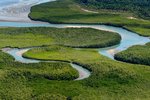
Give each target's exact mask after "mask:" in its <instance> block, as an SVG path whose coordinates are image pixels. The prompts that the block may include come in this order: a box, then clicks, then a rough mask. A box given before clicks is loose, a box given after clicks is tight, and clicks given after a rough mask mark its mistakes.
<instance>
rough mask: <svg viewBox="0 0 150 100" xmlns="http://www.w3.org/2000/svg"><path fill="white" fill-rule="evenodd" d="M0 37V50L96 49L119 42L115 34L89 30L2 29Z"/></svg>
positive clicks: (119, 38) (117, 35)
mask: <svg viewBox="0 0 150 100" xmlns="http://www.w3.org/2000/svg"><path fill="white" fill-rule="evenodd" d="M0 37H1V39H0V43H1V44H0V48H2V47H6V46H11V47H29V46H42V45H51V44H57V45H65V46H71V47H87V48H88V47H93V48H94V47H95V48H97V47H107V46H112V45H116V44H118V43H119V42H120V40H121V37H120V36H119V34H117V33H113V32H106V31H100V30H96V29H90V28H66V29H58V28H46V27H45V28H39V27H38V28H2V29H0Z"/></svg>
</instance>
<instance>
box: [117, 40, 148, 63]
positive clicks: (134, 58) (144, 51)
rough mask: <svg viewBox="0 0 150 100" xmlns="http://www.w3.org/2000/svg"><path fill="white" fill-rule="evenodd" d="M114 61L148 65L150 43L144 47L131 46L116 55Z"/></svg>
mask: <svg viewBox="0 0 150 100" xmlns="http://www.w3.org/2000/svg"><path fill="white" fill-rule="evenodd" d="M115 59H117V60H120V61H124V62H129V63H135V64H143V65H150V43H148V44H147V45H145V46H140V45H138V46H133V47H131V48H129V49H127V50H126V51H123V52H120V53H118V54H116V55H115Z"/></svg>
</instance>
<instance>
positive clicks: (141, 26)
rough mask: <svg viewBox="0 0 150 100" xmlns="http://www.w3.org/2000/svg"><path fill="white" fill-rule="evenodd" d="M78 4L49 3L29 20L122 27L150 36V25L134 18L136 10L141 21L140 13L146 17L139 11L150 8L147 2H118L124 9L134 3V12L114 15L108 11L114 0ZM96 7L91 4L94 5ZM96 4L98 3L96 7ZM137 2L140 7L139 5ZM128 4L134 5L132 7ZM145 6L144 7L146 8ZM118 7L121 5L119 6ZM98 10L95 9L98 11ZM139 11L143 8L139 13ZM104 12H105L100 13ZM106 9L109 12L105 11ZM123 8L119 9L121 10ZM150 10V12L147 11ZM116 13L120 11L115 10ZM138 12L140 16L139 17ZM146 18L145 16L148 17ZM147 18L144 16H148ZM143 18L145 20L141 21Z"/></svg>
mask: <svg viewBox="0 0 150 100" xmlns="http://www.w3.org/2000/svg"><path fill="white" fill-rule="evenodd" d="M76 1H79V0H57V1H54V2H50V3H45V4H40V5H37V6H34V7H32V9H31V13H30V14H29V17H30V18H31V19H33V20H41V21H47V22H51V23H86V24H102V23H103V24H109V25H117V26H123V27H125V28H127V29H129V30H132V31H135V32H137V33H138V34H140V35H143V36H150V21H149V20H144V19H141V18H139V17H137V16H135V14H133V12H132V11H133V10H136V11H135V12H134V13H136V14H137V13H138V14H140V15H139V16H140V17H142V16H141V15H144V14H141V13H144V11H140V9H141V8H142V9H143V6H145V5H149V1H147V0H144V1H142V2H141V3H140V4H141V5H139V1H137V0H135V1H133V0H132V2H133V3H131V2H130V1H131V0H130V1H129V0H128V1H129V2H126V1H124V0H121V1H120V0H117V1H115V2H119V3H120V2H121V3H122V4H121V5H120V6H122V5H124V2H126V3H127V4H125V5H128V6H132V5H133V4H134V3H135V6H133V7H132V8H133V9H132V11H130V10H131V9H129V11H128V9H126V10H127V11H118V12H116V11H115V12H114V11H113V10H109V9H107V8H108V7H111V8H112V7H113V8H114V9H115V7H114V5H115V4H116V7H118V6H117V3H115V4H114V0H112V1H111V3H110V5H112V6H109V4H107V3H108V2H110V0H103V2H104V3H103V2H101V0H100V1H99V0H88V1H89V2H88V4H87V3H80V2H76ZM90 1H91V2H93V3H91V2H90ZM94 1H96V3H94ZM97 2H100V3H97ZM136 2H137V3H136ZM147 2H148V3H147ZM128 3H131V4H130V5H129V4H128ZM143 3H144V4H143ZM97 4H98V6H99V5H103V6H104V7H103V6H100V8H99V9H97ZM118 5H119V4H118ZM128 6H122V7H128ZM95 7H96V9H95ZM137 7H140V8H139V10H138V8H137ZM101 8H103V9H101ZM105 8H106V9H105ZM119 8H120V7H118V9H119ZM85 9H90V10H92V11H96V12H98V13H96V12H89V11H87V10H85ZM146 9H147V10H146ZM148 9H149V6H148V7H147V6H145V9H143V10H145V11H146V14H148V16H147V17H149V10H148ZM116 10H117V9H116ZM120 10H123V8H120ZM139 11H140V12H141V13H139ZM146 14H145V15H146ZM145 15H144V16H145ZM142 18H143V17H142Z"/></svg>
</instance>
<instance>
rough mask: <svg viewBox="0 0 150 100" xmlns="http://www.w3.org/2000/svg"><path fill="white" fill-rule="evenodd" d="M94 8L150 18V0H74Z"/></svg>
mask: <svg viewBox="0 0 150 100" xmlns="http://www.w3.org/2000/svg"><path fill="white" fill-rule="evenodd" d="M74 1H77V2H78V3H80V4H82V5H84V6H88V7H91V8H94V9H108V10H114V11H128V12H132V13H134V14H135V15H137V16H139V17H142V18H145V19H150V7H149V6H150V1H149V0H142V1H141V0H74Z"/></svg>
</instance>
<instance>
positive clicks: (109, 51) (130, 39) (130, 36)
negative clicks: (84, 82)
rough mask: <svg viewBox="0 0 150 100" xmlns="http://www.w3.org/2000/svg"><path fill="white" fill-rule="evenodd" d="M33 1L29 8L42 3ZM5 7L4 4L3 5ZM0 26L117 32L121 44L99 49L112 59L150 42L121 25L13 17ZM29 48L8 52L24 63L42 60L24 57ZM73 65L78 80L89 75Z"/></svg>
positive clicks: (2, 22)
mask: <svg viewBox="0 0 150 100" xmlns="http://www.w3.org/2000/svg"><path fill="white" fill-rule="evenodd" d="M6 1H7V0H6ZM8 1H9V0H8ZM22 1H25V0H22ZM27 1H28V0H27ZM31 1H37V2H36V3H35V2H33V4H32V3H31V2H30V3H29V5H30V6H29V5H28V6H27V7H29V8H30V7H31V5H35V4H39V3H42V2H41V1H40V0H39V1H40V2H38V0H31ZM42 1H43V2H47V1H52V0H42ZM13 3H14V2H13ZM13 3H12V4H13ZM18 4H19V3H18ZM20 4H21V3H20ZM9 7H10V4H9ZM22 7H24V6H22ZM3 8H4V6H3ZM3 10H5V9H3ZM0 12H1V11H0ZM19 13H22V12H21V11H20V12H19ZM23 13H24V12H23ZM26 13H27V14H28V13H29V10H27V11H26ZM4 17H5V16H4ZM6 18H7V16H6ZM25 18H26V19H29V18H28V17H27V15H26V16H25ZM0 20H2V19H1V17H0ZM0 27H56V28H68V27H76V28H82V27H84V28H94V29H98V30H105V31H111V32H117V33H118V34H120V35H121V38H122V40H121V42H120V44H118V45H116V46H112V47H107V48H100V49H99V53H100V54H102V55H104V56H106V57H109V58H111V59H114V54H115V53H117V52H120V51H123V50H126V49H127V48H129V47H131V46H133V45H143V44H145V43H147V42H150V39H149V38H148V37H143V36H139V35H138V34H136V33H134V32H130V31H128V30H126V29H123V28H120V27H114V26H108V25H82V24H50V23H46V22H39V21H38V22H36V21H28V20H23V21H22V20H21V21H20V20H16V19H14V20H13V17H12V18H11V19H7V20H5V21H1V22H0ZM28 50H29V48H28V49H11V50H8V52H7V53H9V54H10V55H12V56H13V57H14V58H15V59H16V61H20V62H22V63H38V62H40V61H39V60H32V59H26V58H23V57H22V54H23V53H24V52H26V51H28ZM19 52H21V53H20V54H18V53H19ZM71 65H72V66H73V68H75V69H76V70H78V72H79V75H80V77H79V78H78V79H77V80H81V79H84V78H87V77H89V75H90V72H89V71H88V70H86V69H84V68H82V67H81V66H78V65H75V64H71ZM83 73H84V74H83Z"/></svg>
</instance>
